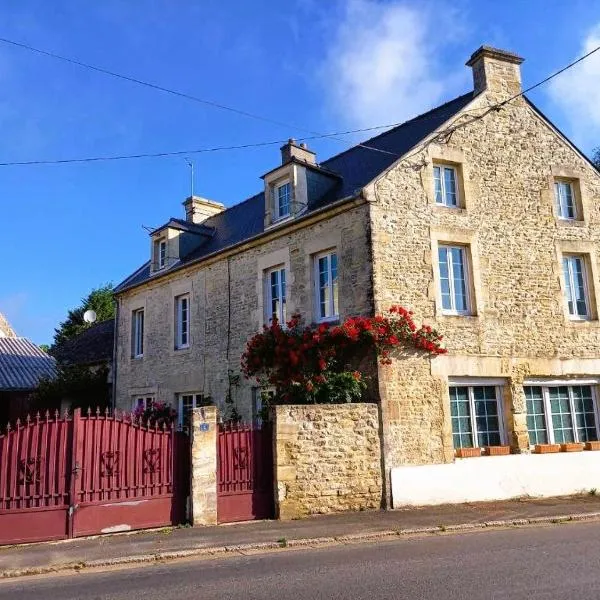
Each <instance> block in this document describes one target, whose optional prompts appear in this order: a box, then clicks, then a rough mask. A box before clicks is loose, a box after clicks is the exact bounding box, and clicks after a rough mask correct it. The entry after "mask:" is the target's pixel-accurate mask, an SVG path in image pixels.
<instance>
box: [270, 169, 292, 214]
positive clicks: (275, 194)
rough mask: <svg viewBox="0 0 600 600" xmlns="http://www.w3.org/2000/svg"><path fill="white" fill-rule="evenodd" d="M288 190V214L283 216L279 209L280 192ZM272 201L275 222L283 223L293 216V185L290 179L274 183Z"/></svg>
mask: <svg viewBox="0 0 600 600" xmlns="http://www.w3.org/2000/svg"><path fill="white" fill-rule="evenodd" d="M286 186H287V188H288V203H287V212H286V213H284V214H282V213H280V208H279V190H281V189H282V188H284V187H286ZM271 190H272V192H271V199H272V205H273V222H275V221H282V220H283V219H288V218H289V217H291V216H292V184H291V182H290V180H289V179H286V180H285V181H280V182H278V183H274V184H273V186H272V188H271Z"/></svg>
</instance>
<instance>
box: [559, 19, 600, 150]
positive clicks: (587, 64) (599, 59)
mask: <svg viewBox="0 0 600 600" xmlns="http://www.w3.org/2000/svg"><path fill="white" fill-rule="evenodd" d="M598 46H600V23H598V24H597V25H595V27H593V28H592V29H591V30H590V32H589V33H588V35H587V37H586V38H585V40H584V41H583V44H582V46H581V48H580V50H579V52H578V53H577V56H583V55H584V54H587V53H588V52H590V51H591V50H593V49H594V48H596V47H598ZM548 90H549V93H550V96H551V97H552V99H553V100H554V102H556V103H557V104H558V105H559V106H560V107H561V108H562V110H563V111H564V112H565V114H566V116H567V118H568V119H569V121H570V122H571V126H572V128H573V135H574V136H575V137H576V138H578V140H579V141H581V142H583V143H584V144H588V143H590V144H592V145H598V141H600V140H599V138H600V51H598V52H596V53H595V54H592V56H590V57H589V58H586V59H585V60H584V61H583V62H580V63H579V64H577V65H575V66H574V67H572V68H571V69H569V70H568V71H566V72H565V73H563V74H561V75H559V76H558V77H556V78H555V79H553V80H552V81H551V82H550V86H549V88H548Z"/></svg>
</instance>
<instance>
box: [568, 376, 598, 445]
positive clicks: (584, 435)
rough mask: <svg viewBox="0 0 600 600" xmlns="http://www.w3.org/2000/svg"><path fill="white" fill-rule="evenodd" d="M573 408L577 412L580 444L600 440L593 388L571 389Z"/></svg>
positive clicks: (580, 387) (578, 387) (576, 418)
mask: <svg viewBox="0 0 600 600" xmlns="http://www.w3.org/2000/svg"><path fill="white" fill-rule="evenodd" d="M571 393H572V395H573V408H574V410H575V425H576V427H577V436H578V438H579V441H580V442H591V441H595V440H597V439H598V430H597V428H596V414H595V412H594V400H593V396H592V388H591V386H589V385H577V386H573V387H572V388H571Z"/></svg>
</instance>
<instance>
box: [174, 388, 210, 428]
mask: <svg viewBox="0 0 600 600" xmlns="http://www.w3.org/2000/svg"><path fill="white" fill-rule="evenodd" d="M187 397H191V398H192V405H191V406H190V407H189V408H188V410H192V409H194V408H198V407H200V406H204V404H202V403H203V402H204V400H205V398H204V394H200V393H199V392H183V393H181V394H177V426H178V427H179V429H182V428H183V426H184V416H185V415H184V409H183V402H184V398H187Z"/></svg>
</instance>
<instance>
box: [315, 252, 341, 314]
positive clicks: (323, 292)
mask: <svg viewBox="0 0 600 600" xmlns="http://www.w3.org/2000/svg"><path fill="white" fill-rule="evenodd" d="M314 268H315V290H316V305H317V310H316V318H317V321H333V320H335V319H338V318H339V316H340V315H339V303H338V257H337V253H336V252H335V251H329V252H323V253H321V254H317V255H316V256H315V258H314Z"/></svg>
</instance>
